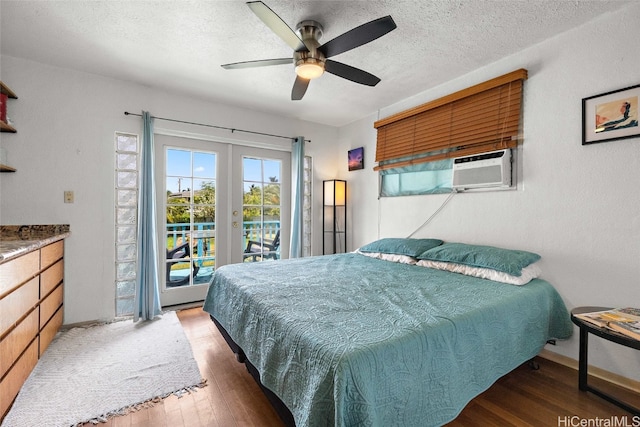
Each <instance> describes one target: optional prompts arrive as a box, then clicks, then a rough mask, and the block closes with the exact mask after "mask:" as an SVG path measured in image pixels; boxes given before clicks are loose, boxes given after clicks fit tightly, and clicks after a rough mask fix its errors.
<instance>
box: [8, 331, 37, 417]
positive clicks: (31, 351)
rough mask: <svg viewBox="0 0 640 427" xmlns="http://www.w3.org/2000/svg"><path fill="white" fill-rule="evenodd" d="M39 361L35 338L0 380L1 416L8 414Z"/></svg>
mask: <svg viewBox="0 0 640 427" xmlns="http://www.w3.org/2000/svg"><path fill="white" fill-rule="evenodd" d="M37 362H38V340H34V341H33V342H32V343H31V345H30V346H29V347H28V348H27V350H26V351H25V352H24V353H22V356H21V357H20V359H18V361H17V362H16V364H15V365H13V368H11V369H10V370H9V372H7V375H6V376H5V377H4V378H3V379H2V381H1V382H0V417H4V416H5V415H6V413H7V411H8V410H9V407H10V406H11V404H12V403H13V400H14V399H15V398H16V396H17V395H18V392H19V391H20V387H22V384H24V382H25V381H26V380H27V377H28V376H29V374H30V373H31V371H32V370H33V368H34V366H36V363H37Z"/></svg>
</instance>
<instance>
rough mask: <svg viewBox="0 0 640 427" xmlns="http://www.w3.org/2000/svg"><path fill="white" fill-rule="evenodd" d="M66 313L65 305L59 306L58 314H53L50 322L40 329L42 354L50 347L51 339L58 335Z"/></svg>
mask: <svg viewBox="0 0 640 427" xmlns="http://www.w3.org/2000/svg"><path fill="white" fill-rule="evenodd" d="M63 315H64V307H60V308H58V311H56V314H54V315H53V317H52V318H51V320H49V323H47V324H46V325H44V328H42V330H41V331H40V356H42V353H44V351H45V350H46V349H47V347H49V344H51V341H52V340H53V338H54V337H55V336H56V333H57V332H58V330H60V326H62V319H63Z"/></svg>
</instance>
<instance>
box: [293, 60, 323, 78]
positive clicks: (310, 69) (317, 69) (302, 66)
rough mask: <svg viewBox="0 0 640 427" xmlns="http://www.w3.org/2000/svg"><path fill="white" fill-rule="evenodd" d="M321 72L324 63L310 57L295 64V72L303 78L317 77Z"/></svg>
mask: <svg viewBox="0 0 640 427" xmlns="http://www.w3.org/2000/svg"><path fill="white" fill-rule="evenodd" d="M323 73H324V64H323V63H321V62H319V61H316V60H313V59H311V58H308V59H307V60H305V61H300V62H299V63H298V64H296V74H297V75H298V76H299V77H301V78H303V79H307V80H312V79H317V78H318V77H320V76H321V75H322V74H323Z"/></svg>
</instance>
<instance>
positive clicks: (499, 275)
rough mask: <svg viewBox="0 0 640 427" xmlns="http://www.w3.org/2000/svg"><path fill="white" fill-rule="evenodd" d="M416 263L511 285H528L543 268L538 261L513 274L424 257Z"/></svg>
mask: <svg viewBox="0 0 640 427" xmlns="http://www.w3.org/2000/svg"><path fill="white" fill-rule="evenodd" d="M416 265H419V266H421V267H429V268H435V269H437V270H446V271H450V272H452V273H460V274H464V275H467V276H473V277H480V278H481V279H489V280H493V281H494V282H502V283H508V284H510V285H518V286H522V285H526V284H527V283H529V282H530V281H532V280H533V279H535V278H536V277H538V276H540V274H541V273H542V270H540V267H539V266H538V263H533V264H529V265H528V266H526V267H524V268H523V269H522V274H521V275H520V276H512V275H511V274H508V273H504V272H502V271H498V270H492V269H490V268H482V267H471V266H469V265H464V264H456V263H453V262H443V261H431V260H427V259H422V260H420V261H418V262H417V264H416Z"/></svg>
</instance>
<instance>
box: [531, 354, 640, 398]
mask: <svg viewBox="0 0 640 427" xmlns="http://www.w3.org/2000/svg"><path fill="white" fill-rule="evenodd" d="M539 356H540V357H542V358H543V359H547V360H550V361H552V362H556V363H558V364H560V365H564V366H567V367H569V368H571V369H574V370H576V371H577V370H578V361H577V360H575V359H572V358H571V357H567V356H563V355H561V354H558V353H554V352H552V351H549V350H547V349H542V351H541V352H540V354H539ZM589 375H591V376H594V377H596V378H600V379H602V380H605V381H608V382H610V383H612V384H616V385H618V386H620V387H624V388H626V389H629V390H631V391H633V392H635V393H640V381H636V380H632V379H631V378H627V377H623V376H622V375H618V374H614V373H613V372H609V371H606V370H604V369H601V368H598V367H595V366H591V365H589Z"/></svg>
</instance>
